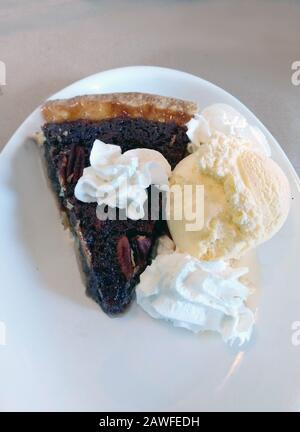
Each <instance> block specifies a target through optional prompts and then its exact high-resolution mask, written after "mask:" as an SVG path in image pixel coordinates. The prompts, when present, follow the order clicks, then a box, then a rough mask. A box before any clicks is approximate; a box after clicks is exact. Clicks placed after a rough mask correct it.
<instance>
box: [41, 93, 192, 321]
mask: <svg viewBox="0 0 300 432" xmlns="http://www.w3.org/2000/svg"><path fill="white" fill-rule="evenodd" d="M196 111H197V106H196V104H194V103H192V102H186V101H182V100H177V99H173V98H167V97H162V96H155V95H150V94H143V93H114V94H105V95H91V96H79V97H75V98H72V99H66V100H54V101H49V102H47V103H46V104H45V105H44V106H43V107H42V115H43V118H44V120H45V124H44V125H43V127H42V130H43V134H44V140H43V144H42V149H43V155H44V160H45V163H46V168H47V173H48V176H49V179H50V182H51V185H52V188H53V190H54V192H55V194H56V196H57V199H58V201H59V204H60V209H61V211H62V214H63V215H64V220H67V222H68V225H69V227H70V229H71V230H72V233H73V234H74V238H75V241H76V244H77V247H78V251H79V256H80V260H81V264H82V269H83V272H84V274H85V276H86V278H85V279H86V287H87V294H88V295H89V296H91V297H92V298H93V299H94V300H95V301H96V302H97V303H98V304H99V305H100V306H101V307H102V309H103V310H104V312H106V313H108V314H111V315H114V314H118V313H121V312H123V311H124V310H125V309H126V307H127V306H128V304H129V303H130V302H131V300H132V298H133V296H134V287H135V285H136V284H137V283H138V281H139V276H140V274H141V272H142V271H143V270H144V269H145V267H146V266H147V265H148V264H149V262H150V260H151V250H152V247H153V244H154V242H155V240H156V239H157V237H158V236H159V235H161V234H162V233H163V232H164V231H165V229H166V224H165V222H164V221H163V220H160V219H158V220H151V219H150V217H149V218H148V219H147V220H144V219H140V220H131V219H127V220H109V219H107V220H100V219H98V217H97V215H96V207H97V204H96V203H93V202H92V203H85V202H81V201H79V200H77V199H76V198H75V196H74V188H75V186H76V183H77V182H78V180H79V178H80V177H81V175H82V173H83V169H84V168H85V167H87V166H88V165H89V157H90V152H91V149H92V146H93V143H94V141H95V139H100V140H101V141H103V142H104V143H109V144H116V145H119V146H120V147H121V149H122V153H123V152H125V151H127V150H130V149H136V148H147V149H154V150H157V151H159V152H160V153H162V154H163V156H164V157H165V158H166V159H167V161H168V162H169V164H170V165H171V167H172V168H174V167H175V165H176V164H177V163H178V162H179V161H180V160H181V159H182V158H183V157H184V155H185V152H186V147H187V143H188V141H189V140H188V137H187V135H186V127H185V124H186V123H187V122H188V121H189V120H190V118H191V117H192V116H193V115H194V113H195V112H196ZM148 204H149V203H148Z"/></svg>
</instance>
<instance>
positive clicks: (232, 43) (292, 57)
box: [0, 0, 300, 174]
mask: <svg viewBox="0 0 300 432" xmlns="http://www.w3.org/2000/svg"><path fill="white" fill-rule="evenodd" d="M299 23H300V2H299V1H295V0H294V1H290V0H285V1H284V0H281V1H280V0H251V1H248V0H165V1H163V2H162V1H160V0H152V1H147V0H113V1H111V0H98V1H96V0H43V1H42V2H41V1H39V0H26V1H23V0H22V1H21V0H19V1H17V0H1V1H0V60H2V61H4V62H5V64H6V68H7V85H6V86H5V87H3V88H2V94H1V96H0V149H1V148H3V146H4V145H5V143H6V142H7V140H8V139H9V137H10V136H11V135H12V133H13V132H14V131H15V129H16V128H17V127H18V125H19V124H20V123H21V122H22V121H23V120H24V119H25V117H26V116H27V115H28V114H29V113H30V112H31V111H32V110H33V109H34V108H35V107H36V106H37V105H38V104H40V103H41V101H43V100H44V99H45V98H46V97H47V96H49V95H51V94H52V93H55V92H56V91H58V90H59V89H61V88H62V87H64V86H66V85H67V84H70V83H72V82H73V81H76V80H78V79H80V78H83V77H85V76H87V75H90V74H93V73H95V72H98V71H101V70H105V69H110V68H114V67H119V66H125V65H137V64H141V65H156V66H157V65H158V66H165V67H171V68H175V69H181V70H184V71H187V72H190V73H193V74H196V75H199V76H201V77H203V78H205V79H208V80H210V81H212V82H214V83H216V84H218V85H220V86H222V87H223V88H225V89H226V90H228V91H229V92H231V93H232V94H233V95H235V96H236V97H238V98H239V99H240V100H241V101H242V102H244V103H245V104H246V105H247V106H248V107H249V108H250V109H251V110H253V111H254V113H255V114H256V115H257V116H258V117H259V118H260V119H261V120H262V122H263V123H264V124H265V125H266V126H267V127H268V128H269V130H270V131H271V132H272V133H273V135H274V136H275V137H276V138H277V140H278V141H279V142H280V143H281V145H282V147H283V148H284V150H285V151H286V153H287V155H288V156H289V158H290V159H291V161H292V163H293V165H294V167H295V168H296V170H297V172H298V174H299V173H300V86H294V85H292V82H291V75H292V71H291V64H292V62H294V61H296V60H300V25H299Z"/></svg>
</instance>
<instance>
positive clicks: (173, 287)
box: [136, 252, 254, 345]
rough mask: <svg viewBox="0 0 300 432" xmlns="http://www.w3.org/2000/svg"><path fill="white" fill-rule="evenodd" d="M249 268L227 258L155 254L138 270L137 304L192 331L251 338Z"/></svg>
mask: <svg viewBox="0 0 300 432" xmlns="http://www.w3.org/2000/svg"><path fill="white" fill-rule="evenodd" d="M247 272H248V269H247V268H245V267H243V268H231V267H230V266H229V264H227V263H226V262H225V261H210V262H208V261H200V260H198V259H196V258H194V257H192V256H190V255H188V254H181V253H177V252H173V253H169V254H162V255H158V256H157V257H156V258H155V259H154V260H153V262H152V264H151V265H150V266H149V267H147V268H146V270H145V271H144V272H143V273H142V274H141V277H140V283H139V285H138V286H137V288H136V295H137V302H138V304H139V305H140V306H141V307H142V308H143V309H144V310H145V311H146V312H147V313H148V314H149V315H151V316H152V317H153V318H157V319H165V320H167V321H169V322H171V323H172V324H173V325H174V326H176V327H184V328H186V329H188V330H191V331H193V332H195V333H197V332H202V331H207V330H209V331H215V332H219V333H220V334H221V336H222V338H223V340H224V341H225V342H229V343H233V342H234V341H236V340H237V341H238V342H239V344H240V345H241V344H243V343H244V342H246V341H248V340H249V339H250V336H251V333H252V328H253V324H254V314H253V312H252V311H251V310H250V309H249V308H248V307H247V306H246V305H245V302H246V300H247V298H248V296H249V294H250V289H249V288H248V287H247V286H246V285H245V284H244V283H242V282H241V281H240V277H241V276H243V275H245V274H246V273H247Z"/></svg>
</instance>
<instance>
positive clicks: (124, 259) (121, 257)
mask: <svg viewBox="0 0 300 432" xmlns="http://www.w3.org/2000/svg"><path fill="white" fill-rule="evenodd" d="M117 256H118V261H119V265H120V268H121V271H122V273H123V275H124V276H125V277H126V279H127V280H129V279H130V278H131V277H132V275H133V271H134V265H133V263H132V251H131V247H130V243H129V240H128V238H127V237H126V236H125V235H124V236H122V237H120V238H119V241H118V244H117Z"/></svg>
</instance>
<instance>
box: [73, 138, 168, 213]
mask: <svg viewBox="0 0 300 432" xmlns="http://www.w3.org/2000/svg"><path fill="white" fill-rule="evenodd" d="M90 164H91V166H89V167H87V168H85V169H84V171H83V174H82V177H81V178H80V179H79V181H78V182H77V184H76V187H75V197H76V198H77V199H78V200H80V201H83V202H87V203H90V202H97V203H98V206H101V205H107V206H109V207H112V208H116V207H118V208H119V209H125V210H126V214H127V217H128V218H130V219H133V220H137V219H142V218H143V217H144V215H145V212H144V203H145V201H146V200H147V192H146V189H147V188H148V187H149V186H150V185H155V186H157V187H158V188H160V189H164V188H166V187H167V185H168V178H169V176H170V174H171V167H170V165H169V163H168V161H167V160H166V159H165V158H164V156H163V155H162V154H161V153H159V152H158V151H156V150H150V149H144V148H138V149H134V150H128V151H126V152H125V153H123V154H122V152H121V147H120V146H118V145H114V144H106V143H104V142H102V141H100V140H95V142H94V144H93V148H92V151H91V154H90Z"/></svg>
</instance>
